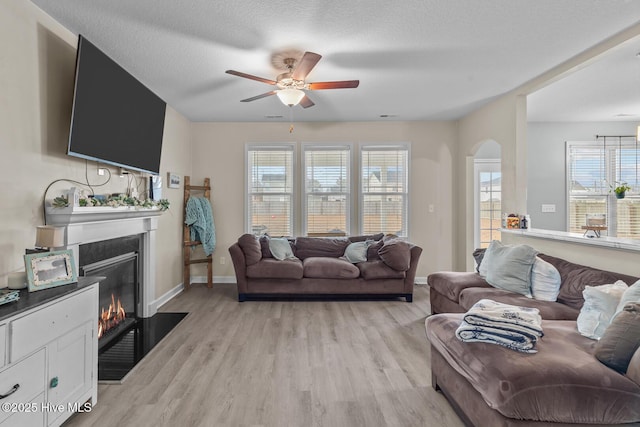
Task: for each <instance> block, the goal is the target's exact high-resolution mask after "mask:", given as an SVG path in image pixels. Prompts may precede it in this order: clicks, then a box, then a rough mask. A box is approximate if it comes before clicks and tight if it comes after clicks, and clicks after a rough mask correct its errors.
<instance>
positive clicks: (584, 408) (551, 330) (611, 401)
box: [425, 313, 640, 427]
mask: <svg viewBox="0 0 640 427" xmlns="http://www.w3.org/2000/svg"><path fill="white" fill-rule="evenodd" d="M462 317H463V314H461V313H455V314H438V315H434V316H430V317H428V318H427V320H426V323H425V327H426V332H427V338H428V340H429V342H430V343H431V377H432V383H433V386H434V388H435V389H436V390H439V391H442V392H443V394H444V395H445V396H446V397H447V399H448V400H449V402H450V403H451V405H452V406H453V407H454V409H455V410H456V412H457V413H458V415H459V416H460V418H461V419H462V421H463V422H464V423H465V425H467V426H477V427H485V426H491V427H500V426H509V427H525V426H540V427H568V426H572V427H575V426H576V425H589V426H604V425H607V426H611V425H623V426H627V427H628V426H638V425H640V422H639V421H640V349H638V350H637V351H636V352H635V354H634V356H633V358H632V359H631V364H630V365H629V368H628V369H627V374H626V375H624V374H621V373H618V372H616V371H615V370H613V369H611V368H609V367H607V366H605V365H604V364H602V363H600V361H599V360H598V359H596V358H595V357H594V356H593V349H594V346H595V343H596V342H597V341H594V340H591V339H589V338H586V337H583V336H582V335H580V334H579V333H578V331H577V328H576V322H575V321H571V320H543V321H542V329H543V331H544V337H542V338H541V339H540V340H538V342H537V343H536V348H537V350H538V352H537V353H535V354H524V353H518V352H516V351H513V350H510V349H507V348H504V347H501V346H498V345H494V344H486V343H465V342H462V341H459V340H458V339H457V338H456V337H455V330H456V329H457V327H458V326H459V325H460V322H461V321H462Z"/></svg>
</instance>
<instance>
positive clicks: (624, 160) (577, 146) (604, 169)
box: [567, 138, 640, 239]
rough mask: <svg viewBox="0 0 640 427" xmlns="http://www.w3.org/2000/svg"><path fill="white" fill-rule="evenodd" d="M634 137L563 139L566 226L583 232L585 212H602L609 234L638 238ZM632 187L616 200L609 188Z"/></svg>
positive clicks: (639, 199) (639, 207)
mask: <svg viewBox="0 0 640 427" xmlns="http://www.w3.org/2000/svg"><path fill="white" fill-rule="evenodd" d="M638 148H639V147H637V145H636V143H635V138H625V139H621V140H618V139H617V138H614V139H609V138H608V139H607V141H606V142H605V141H603V140H602V139H601V140H599V141H597V142H586V143H583V142H567V194H568V199H569V203H568V204H569V220H568V229H569V231H571V232H574V233H583V232H584V230H583V229H582V226H584V225H586V223H587V215H590V214H600V215H605V217H606V223H607V226H608V230H607V233H605V234H608V235H609V236H615V237H624V238H632V239H640V188H639V184H640V183H639V182H638ZM622 182H624V183H626V184H627V185H629V186H630V187H631V188H632V190H631V191H629V192H627V193H626V197H625V198H624V199H616V197H615V193H613V192H612V191H611V188H612V187H614V186H616V185H618V183H622Z"/></svg>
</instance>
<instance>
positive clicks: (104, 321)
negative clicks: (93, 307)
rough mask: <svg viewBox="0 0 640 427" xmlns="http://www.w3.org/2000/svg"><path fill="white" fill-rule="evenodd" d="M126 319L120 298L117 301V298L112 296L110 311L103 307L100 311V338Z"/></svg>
mask: <svg viewBox="0 0 640 427" xmlns="http://www.w3.org/2000/svg"><path fill="white" fill-rule="evenodd" d="M125 317H126V312H125V311H124V308H122V304H121V303H120V298H118V300H117V301H115V297H114V296H113V294H111V304H109V308H108V309H106V310H105V309H104V307H102V308H101V309H100V317H99V318H98V338H100V337H101V336H103V335H104V334H105V332H107V331H108V330H109V329H112V328H115V327H116V326H117V325H118V324H119V323H120V322H122V321H123V320H124V319H125Z"/></svg>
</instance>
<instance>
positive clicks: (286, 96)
mask: <svg viewBox="0 0 640 427" xmlns="http://www.w3.org/2000/svg"><path fill="white" fill-rule="evenodd" d="M276 95H278V98H280V101H282V103H283V104H284V105H288V106H289V107H293V106H294V105H298V104H299V103H300V101H302V98H304V92H303V91H301V90H300V89H281V90H279V91H277V92H276Z"/></svg>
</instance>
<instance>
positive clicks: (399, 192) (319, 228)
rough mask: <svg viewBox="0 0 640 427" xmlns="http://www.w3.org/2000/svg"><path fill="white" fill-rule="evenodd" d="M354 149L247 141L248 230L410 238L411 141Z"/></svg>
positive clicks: (347, 145) (339, 145)
mask: <svg viewBox="0 0 640 427" xmlns="http://www.w3.org/2000/svg"><path fill="white" fill-rule="evenodd" d="M354 147H356V145H355V144H351V143H333V144H331V143H326V144H319V143H282V144H275V143H272V144H269V143H266V144H247V145H246V163H245V164H246V176H247V178H246V179H247V196H246V197H247V198H246V210H245V215H246V218H245V224H246V225H245V227H246V232H248V233H253V234H263V233H268V234H269V235H271V236H274V237H275V236H298V235H308V236H344V235H350V234H357V233H360V234H375V233H380V232H383V233H390V234H396V235H398V236H402V237H407V236H408V225H407V224H408V219H407V216H408V211H409V208H408V206H409V189H408V183H409V156H410V154H409V148H410V146H409V144H408V143H406V144H384V145H383V144H378V145H375V144H370V145H366V144H365V145H362V146H360V149H359V154H360V155H359V156H358V155H357V154H353V153H354ZM298 183H300V184H299V185H298ZM358 189H360V191H358Z"/></svg>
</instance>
